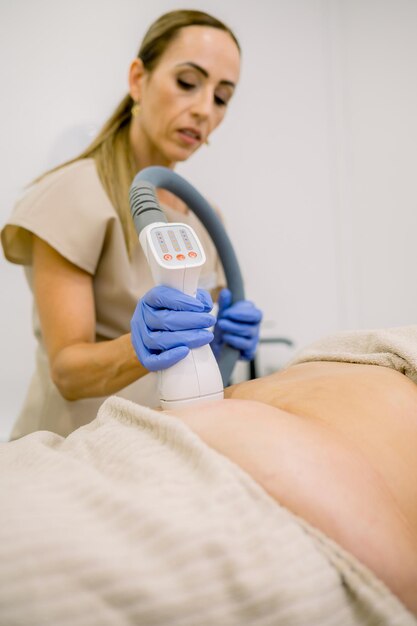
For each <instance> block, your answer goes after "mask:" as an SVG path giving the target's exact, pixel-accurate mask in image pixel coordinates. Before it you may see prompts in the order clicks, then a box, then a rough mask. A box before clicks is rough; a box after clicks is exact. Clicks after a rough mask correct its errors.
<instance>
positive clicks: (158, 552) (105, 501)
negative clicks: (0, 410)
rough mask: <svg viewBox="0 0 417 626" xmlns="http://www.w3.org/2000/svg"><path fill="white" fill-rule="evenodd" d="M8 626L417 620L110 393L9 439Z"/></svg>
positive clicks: (229, 471)
mask: <svg viewBox="0 0 417 626" xmlns="http://www.w3.org/2000/svg"><path fill="white" fill-rule="evenodd" d="M0 498H1V500H0V501H1V509H2V510H1V515H0V623H1V624H4V625H5V626H6V625H7V626H29V625H30V626H49V625H54V626H56V625H58V624H59V626H95V625H97V626H107V625H108V626H115V625H117V626H123V625H126V626H127V625H136V624H137V625H140V626H148V625H149V626H229V625H230V626H232V625H233V626H245V625H248V626H269V625H271V626H272V625H277V626H278V625H279V626H306V624H308V625H309V626H350V625H356V626H357V625H360V626H362V625H363V626H365V625H367V626H376V625H378V626H416V624H417V621H416V620H415V619H414V618H413V617H412V616H411V615H410V613H409V612H408V611H406V609H405V608H404V607H403V605H402V604H401V603H400V602H399V601H398V600H397V599H396V598H395V597H394V596H393V595H392V594H391V593H390V592H389V591H388V590H387V588H386V587H385V586H384V585H383V583H381V582H380V581H379V580H378V579H377V578H376V577H375V576H374V575H373V574H372V573H371V572H369V571H368V570H367V569H366V568H365V567H363V566H362V565H361V564H360V563H358V561H357V560H355V559H354V558H353V557H352V556H350V555H349V554H347V553H346V552H345V551H343V550H342V549H341V548H339V547H338V546H337V545H336V544H335V543H333V542H332V541H330V540H329V539H328V538H326V537H325V536H324V535H323V534H322V533H320V532H318V531H316V530H315V529H313V528H311V527H310V526H309V525H308V524H306V523H305V522H304V521H303V520H301V519H299V518H297V517H295V516H294V515H292V514H291V513H290V512H289V511H288V510H286V509H285V508H283V507H281V506H279V505H278V504H277V503H276V502H275V501H274V500H273V499H272V498H270V497H269V496H268V494H267V493H266V492H265V491H264V490H263V489H262V488H261V487H260V486H259V485H258V484H257V483H255V482H254V481H253V480H252V479H251V477H250V476H248V475H247V474H246V473H245V472H243V471H242V470H241V469H240V468H239V467H237V466H236V465H234V464H233V463H232V462H230V461H229V460H228V459H227V458H225V457H223V456H222V455H220V454H218V453H217V452H215V451H214V450H212V449H211V448H209V447H208V446H206V445H205V444H204V443H203V442H202V441H201V440H200V439H199V438H198V437H197V436H196V435H195V434H194V433H192V432H191V431H190V430H189V429H188V428H187V427H186V426H185V425H184V424H183V423H182V422H181V421H180V420H178V419H177V418H175V417H172V416H168V415H165V414H163V413H159V412H156V411H152V410H151V409H148V408H145V407H141V406H138V405H136V404H133V403H131V402H129V401H127V400H123V399H121V398H116V397H111V398H109V399H108V400H107V401H106V402H105V403H104V404H103V406H102V407H101V409H100V411H99V414H98V416H97V418H96V419H95V420H94V421H93V422H91V423H90V424H89V425H87V426H84V427H82V428H79V429H78V430H77V431H75V432H73V433H72V434H71V435H69V436H68V437H67V438H66V439H64V438H62V437H60V436H59V435H55V434H52V433H49V432H46V431H44V432H37V433H33V434H31V435H27V436H26V437H23V438H22V439H20V440H17V441H14V442H11V443H6V444H3V445H2V446H0Z"/></svg>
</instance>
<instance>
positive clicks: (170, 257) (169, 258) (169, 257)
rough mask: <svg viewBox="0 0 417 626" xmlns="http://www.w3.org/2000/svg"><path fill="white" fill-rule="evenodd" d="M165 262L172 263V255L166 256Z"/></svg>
mask: <svg viewBox="0 0 417 626" xmlns="http://www.w3.org/2000/svg"><path fill="white" fill-rule="evenodd" d="M164 259H165V261H171V259H172V256H171V255H170V254H164Z"/></svg>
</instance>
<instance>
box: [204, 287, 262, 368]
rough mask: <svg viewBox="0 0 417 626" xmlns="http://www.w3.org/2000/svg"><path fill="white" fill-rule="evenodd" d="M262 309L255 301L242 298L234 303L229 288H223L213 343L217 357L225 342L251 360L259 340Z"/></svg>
mask: <svg viewBox="0 0 417 626" xmlns="http://www.w3.org/2000/svg"><path fill="white" fill-rule="evenodd" d="M261 320H262V311H260V310H259V309H257V308H256V307H255V305H254V304H253V302H249V300H240V301H239V302H235V304H232V294H231V292H230V290H229V289H222V290H221V292H220V294H219V313H218V316H217V322H216V325H215V327H214V339H213V341H212V343H211V347H212V350H213V352H214V356H215V357H216V359H218V358H219V356H220V354H221V349H222V347H223V346H224V344H225V343H227V344H228V345H229V346H232V348H236V350H239V352H240V358H241V359H242V360H244V361H251V360H252V359H253V358H254V356H255V353H256V348H257V346H258V342H259V330H260V324H261Z"/></svg>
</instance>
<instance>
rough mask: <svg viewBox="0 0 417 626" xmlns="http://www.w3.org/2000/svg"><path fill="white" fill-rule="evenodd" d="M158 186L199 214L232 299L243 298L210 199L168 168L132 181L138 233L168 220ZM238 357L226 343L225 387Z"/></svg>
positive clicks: (233, 260) (228, 245)
mask: <svg viewBox="0 0 417 626" xmlns="http://www.w3.org/2000/svg"><path fill="white" fill-rule="evenodd" d="M156 187H159V188H162V189H166V190H167V191H170V192H171V193H173V194H175V195H176V196H178V197H179V198H180V199H181V200H183V201H184V202H185V203H186V204H187V206H188V207H189V208H190V209H191V210H192V211H193V212H194V213H195V214H196V215H197V217H198V218H199V219H200V221H201V222H202V223H203V225H204V226H205V227H206V229H207V231H208V233H209V234H210V236H211V238H212V240H213V243H214V245H215V246H216V248H217V251H218V254H219V257H220V260H221V262H222V265H223V269H224V273H225V276H226V282H227V286H228V288H229V289H230V291H231V292H232V301H233V302H237V301H239V300H244V298H245V293H244V287H243V279H242V274H241V271H240V267H239V263H238V261H237V257H236V254H235V252H234V249H233V246H232V244H231V242H230V239H229V237H228V235H227V233H226V231H225V229H224V227H223V224H222V223H221V221H220V219H219V218H218V217H217V215H216V213H215V211H214V210H213V208H212V207H211V206H210V204H209V203H208V202H207V200H206V199H205V198H204V197H203V196H202V195H201V194H200V193H199V192H198V191H197V190H196V189H195V188H194V187H193V186H192V185H191V184H190V183H189V182H187V181H186V180H185V179H184V178H182V177H181V176H179V175H178V174H176V173H175V172H173V171H172V170H170V169H168V168H166V167H160V166H155V167H147V168H145V169H143V170H142V171H140V172H139V173H138V174H137V175H136V176H135V178H134V180H133V183H132V185H131V188H130V205H131V212H132V217H133V220H134V223H135V228H136V231H137V232H138V234H140V232H141V231H142V229H143V228H145V226H147V225H149V224H151V223H153V222H166V221H167V220H166V217H165V215H164V213H163V211H162V209H161V207H160V205H159V202H158V200H157V197H156V189H155V188H156ZM238 358H239V351H238V350H235V349H234V348H231V347H230V346H227V345H225V346H223V348H222V352H221V355H220V357H219V360H218V364H219V368H220V372H221V376H222V380H223V385H224V386H225V387H226V386H227V385H229V384H230V378H231V375H232V372H233V368H234V366H235V363H236V361H237V359H238Z"/></svg>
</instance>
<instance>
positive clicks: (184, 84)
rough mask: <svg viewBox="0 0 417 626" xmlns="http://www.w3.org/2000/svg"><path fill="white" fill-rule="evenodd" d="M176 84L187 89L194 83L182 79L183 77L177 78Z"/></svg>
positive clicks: (193, 85) (192, 86)
mask: <svg viewBox="0 0 417 626" xmlns="http://www.w3.org/2000/svg"><path fill="white" fill-rule="evenodd" d="M177 84H178V85H179V86H180V87H181V89H185V90H189V89H193V88H194V87H195V84H194V83H190V82H188V80H184V79H183V78H177Z"/></svg>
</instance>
